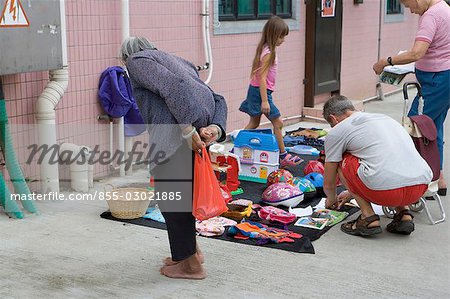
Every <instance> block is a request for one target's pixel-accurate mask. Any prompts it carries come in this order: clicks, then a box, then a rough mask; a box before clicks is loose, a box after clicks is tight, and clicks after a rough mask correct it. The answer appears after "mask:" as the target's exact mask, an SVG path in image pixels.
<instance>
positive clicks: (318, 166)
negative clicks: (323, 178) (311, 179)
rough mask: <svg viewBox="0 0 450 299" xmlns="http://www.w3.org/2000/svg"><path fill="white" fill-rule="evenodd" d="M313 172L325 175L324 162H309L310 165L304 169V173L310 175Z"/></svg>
mask: <svg viewBox="0 0 450 299" xmlns="http://www.w3.org/2000/svg"><path fill="white" fill-rule="evenodd" d="M311 172H318V173H321V174H324V173H325V167H324V166H323V164H322V162H319V161H317V160H310V161H308V163H306V166H305V167H304V168H303V173H304V174H305V175H308V174H310V173H311Z"/></svg>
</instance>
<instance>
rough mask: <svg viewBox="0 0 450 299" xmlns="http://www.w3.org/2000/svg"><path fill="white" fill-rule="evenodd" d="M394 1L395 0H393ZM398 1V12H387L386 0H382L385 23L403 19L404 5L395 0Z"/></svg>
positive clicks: (397, 21)
mask: <svg viewBox="0 0 450 299" xmlns="http://www.w3.org/2000/svg"><path fill="white" fill-rule="evenodd" d="M393 1H395V0H393ZM396 1H398V2H399V3H400V12H399V13H388V0H386V1H384V22H385V23H400V22H403V21H404V20H405V7H404V6H403V4H401V2H400V0H396Z"/></svg>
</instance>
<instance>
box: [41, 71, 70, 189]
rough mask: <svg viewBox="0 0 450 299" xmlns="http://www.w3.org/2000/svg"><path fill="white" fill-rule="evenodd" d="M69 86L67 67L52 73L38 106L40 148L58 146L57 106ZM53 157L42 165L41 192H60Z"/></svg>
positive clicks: (49, 157)
mask: <svg viewBox="0 0 450 299" xmlns="http://www.w3.org/2000/svg"><path fill="white" fill-rule="evenodd" d="M68 84H69V71H68V69H67V67H64V68H63V69H60V70H52V71H50V82H49V83H48V84H47V87H45V89H44V91H43V92H42V94H41V95H40V96H39V98H38V100H37V104H36V110H37V111H36V116H35V117H36V122H37V124H38V138H39V146H43V147H48V148H51V147H52V146H56V122H55V118H56V112H55V109H56V106H57V105H58V102H59V101H60V100H61V98H62V96H63V95H64V92H65V91H66V89H67V85H68ZM51 156H52V155H48V154H47V155H46V156H45V158H44V160H43V161H42V162H43V163H42V164H41V165H40V175H41V192H43V193H48V192H51V191H53V192H59V171H58V164H57V163H52V161H51Z"/></svg>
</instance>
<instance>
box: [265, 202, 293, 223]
mask: <svg viewBox="0 0 450 299" xmlns="http://www.w3.org/2000/svg"><path fill="white" fill-rule="evenodd" d="M258 216H259V218H261V219H264V220H270V221H277V222H280V223H283V224H289V223H291V222H294V221H295V219H297V216H295V215H294V214H292V213H289V212H286V211H284V210H282V209H279V208H276V207H272V206H266V207H262V208H261V210H259V211H258Z"/></svg>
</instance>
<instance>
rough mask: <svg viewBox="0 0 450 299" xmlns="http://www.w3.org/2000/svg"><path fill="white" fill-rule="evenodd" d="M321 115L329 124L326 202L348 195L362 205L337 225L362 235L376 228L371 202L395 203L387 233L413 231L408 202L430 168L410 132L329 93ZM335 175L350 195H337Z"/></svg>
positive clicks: (338, 204)
mask: <svg viewBox="0 0 450 299" xmlns="http://www.w3.org/2000/svg"><path fill="white" fill-rule="evenodd" d="M323 116H324V118H325V119H326V120H327V122H328V123H329V124H330V125H331V127H332V129H331V131H330V133H329V134H328V135H327V137H326V140H325V155H326V158H325V176H324V192H325V194H326V195H327V201H326V206H327V207H329V208H340V207H341V206H342V205H343V204H344V203H345V202H346V201H348V200H349V198H351V197H353V198H355V199H356V201H357V202H358V205H359V206H360V208H361V215H360V216H359V217H358V219H356V220H355V221H350V222H348V223H344V224H342V226H341V230H342V231H343V232H345V233H347V234H352V235H362V236H369V235H374V234H379V233H381V231H382V230H381V227H380V224H379V220H380V218H379V216H378V215H375V213H374V211H373V209H372V206H371V204H370V203H375V204H378V205H382V206H389V207H395V211H396V215H395V216H394V220H393V221H392V222H391V223H390V224H389V225H388V226H387V230H388V231H389V232H392V233H400V234H410V233H411V232H413V231H414V223H413V221H412V218H413V216H412V215H411V213H410V212H409V210H408V205H410V204H412V203H415V202H417V201H418V200H419V198H420V196H422V195H423V193H424V192H425V191H426V190H427V188H428V184H429V183H430V182H431V178H432V171H431V169H430V167H429V166H428V164H427V163H426V161H425V160H424V159H423V158H422V157H421V156H420V154H419V153H418V152H417V150H416V148H415V147H414V143H413V142H412V139H411V137H410V136H409V135H408V134H407V132H406V131H405V130H404V129H403V127H402V126H401V125H400V124H399V123H398V122H396V121H395V120H393V119H392V118H390V117H388V116H386V115H382V114H373V113H365V112H359V111H355V108H354V106H353V104H352V102H351V101H350V100H348V99H347V98H346V97H344V96H333V97H332V98H330V99H329V100H328V101H327V102H326V103H325V105H324V107H323ZM338 174H339V177H340V179H341V182H342V183H343V184H344V185H345V186H346V187H347V189H348V191H349V193H350V195H351V196H336V187H335V185H336V178H337V175H338Z"/></svg>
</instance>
